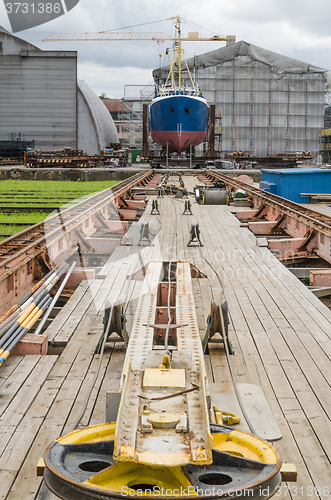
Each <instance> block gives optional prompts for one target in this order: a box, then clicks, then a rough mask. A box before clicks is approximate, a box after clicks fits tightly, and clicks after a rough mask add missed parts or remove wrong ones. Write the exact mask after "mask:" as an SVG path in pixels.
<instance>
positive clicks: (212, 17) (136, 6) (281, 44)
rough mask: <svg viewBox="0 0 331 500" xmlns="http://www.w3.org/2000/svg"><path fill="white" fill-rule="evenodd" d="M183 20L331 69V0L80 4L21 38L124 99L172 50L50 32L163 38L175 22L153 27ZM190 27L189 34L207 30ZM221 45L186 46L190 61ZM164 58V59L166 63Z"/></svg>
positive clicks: (3, 19) (1, 19)
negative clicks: (60, 54) (61, 54)
mask: <svg viewBox="0 0 331 500" xmlns="http://www.w3.org/2000/svg"><path fill="white" fill-rule="evenodd" d="M177 14H178V15H180V16H181V17H182V18H183V19H188V20H189V21H191V22H192V23H195V24H197V25H200V26H203V27H205V28H206V29H209V30H210V31H211V32H213V33H222V34H235V35H236V36H237V40H245V41H247V42H249V43H253V44H255V45H259V46H261V47H264V48H266V49H269V50H273V51H274V52H279V53H281V54H283V55H286V56H289V57H293V58H296V59H299V60H302V61H305V62H308V63H311V64H314V65H317V66H320V67H323V68H327V69H329V68H330V69H331V51H330V50H329V47H330V42H331V35H330V31H329V19H330V15H331V2H330V1H329V0H315V1H314V2H311V0H291V1H290V2H289V1H288V0H277V1H276V0H251V1H249V2H248V1H247V0H232V1H231V2H220V1H219V0H182V1H181V2H180V4H179V3H178V1H177V0H168V1H167V2H166V3H165V2H161V1H160V0H139V1H138V0H122V2H116V1H111V0H94V1H93V2H91V1H90V0H80V3H79V4H78V6H77V7H75V8H74V9H72V10H71V11H70V12H69V13H68V14H66V15H65V16H63V17H61V18H58V19H56V20H54V21H52V22H50V23H47V24H46V25H43V26H41V27H39V28H34V29H31V30H27V31H24V32H21V33H18V34H17V35H18V36H21V37H22V38H24V39H26V40H28V41H30V42H31V43H34V44H36V45H38V46H39V47H41V48H43V49H46V48H47V49H48V50H77V51H78V73H79V76H80V78H82V79H84V80H85V81H86V83H88V84H89V85H90V86H91V88H92V89H93V90H94V91H96V92H97V93H100V92H102V91H105V92H106V93H107V94H108V95H113V96H115V97H122V95H123V89H124V85H128V84H132V83H133V82H134V83H137V84H140V83H141V84H143V83H145V84H148V83H149V82H151V79H152V77H151V72H152V69H153V68H155V67H157V66H158V65H159V53H160V52H162V53H163V54H164V52H165V48H166V44H163V45H160V46H158V45H157V44H156V42H153V41H151V42H104V43H101V42H80V43H74V42H65V43H64V42H63V43H56V42H53V43H49V44H46V43H41V40H42V38H44V37H45V36H46V35H47V34H49V33H51V32H93V31H103V30H110V29H118V28H120V27H128V28H126V30H127V31H163V32H166V33H168V34H171V35H172V34H173V33H174V26H173V23H172V22H171V21H163V22H157V23H155V24H147V25H146V26H139V27H136V28H130V27H131V26H133V25H137V24H143V23H151V22H152V21H158V20H165V19H167V18H169V17H172V16H175V15H177ZM0 23H1V24H2V25H3V26H4V27H5V28H6V29H9V30H10V25H9V22H8V20H7V16H6V13H5V9H4V5H3V3H1V5H0ZM206 29H202V28H198V27H196V26H195V25H194V24H189V23H188V22H183V25H182V30H183V33H184V34H185V33H187V32H188V31H200V32H201V33H206V32H207V31H206ZM222 45H224V44H221V43H195V42H190V43H187V44H185V45H184V48H185V54H186V56H187V57H190V56H192V55H193V54H194V53H195V54H201V53H204V52H207V51H209V50H214V49H216V48H219V47H220V46H222ZM164 62H165V59H164V57H162V64H164Z"/></svg>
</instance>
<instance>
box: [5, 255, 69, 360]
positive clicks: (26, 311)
mask: <svg viewBox="0 0 331 500" xmlns="http://www.w3.org/2000/svg"><path fill="white" fill-rule="evenodd" d="M75 264H76V263H73V264H72V266H71V267H70V269H69V271H68V268H69V265H68V264H67V263H66V262H63V263H62V264H61V265H60V266H59V267H58V268H57V269H54V270H52V271H50V272H49V273H48V274H47V275H46V276H45V277H44V278H43V279H42V280H40V281H39V282H38V283H37V284H36V285H35V286H34V287H33V288H32V289H31V290H30V291H29V292H28V293H27V294H26V295H24V297H22V299H20V300H19V301H18V302H17V303H16V304H15V305H14V306H13V307H11V308H10V309H9V311H7V313H6V314H5V315H4V316H2V318H0V366H1V365H2V363H3V362H4V361H5V360H6V359H7V358H8V356H9V354H10V351H11V350H12V349H13V348H14V347H15V346H16V344H17V343H18V342H19V341H20V340H21V338H22V337H23V336H24V335H25V334H26V333H27V332H28V331H29V330H30V329H31V328H32V326H33V325H34V324H35V323H36V321H37V320H38V319H39V318H40V316H41V315H42V314H43V313H44V311H46V309H47V308H48V307H49V306H50V305H52V308H53V306H54V305H55V302H56V301H54V299H55V298H56V300H57V298H58V296H59V292H60V293H61V291H62V290H63V288H64V286H65V284H66V282H67V281H68V278H69V276H70V274H71V272H72V271H73V268H74V267H75ZM65 273H67V276H66V277H65V279H64V281H63V283H62V284H61V287H60V289H59V291H58V293H57V294H56V296H55V297H54V299H53V300H52V297H51V296H50V294H49V291H50V290H51V289H52V288H53V286H54V285H55V283H57V282H58V281H59V280H60V279H61V277H62V276H63V275H64V274H65ZM49 312H50V309H49ZM39 332H40V330H38V331H37V330H36V332H35V333H39Z"/></svg>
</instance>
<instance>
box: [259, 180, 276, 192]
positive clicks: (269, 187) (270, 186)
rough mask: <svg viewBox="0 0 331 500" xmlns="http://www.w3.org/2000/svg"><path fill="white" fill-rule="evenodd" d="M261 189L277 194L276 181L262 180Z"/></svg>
mask: <svg viewBox="0 0 331 500" xmlns="http://www.w3.org/2000/svg"><path fill="white" fill-rule="evenodd" d="M260 189H263V191H267V192H268V193H272V194H276V184H275V183H274V182H268V181H261V182H260Z"/></svg>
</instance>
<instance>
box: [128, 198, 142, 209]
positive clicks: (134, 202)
mask: <svg viewBox="0 0 331 500" xmlns="http://www.w3.org/2000/svg"><path fill="white" fill-rule="evenodd" d="M125 203H126V204H127V205H128V206H129V207H131V208H142V209H144V208H145V207H146V205H145V202H144V201H138V200H125Z"/></svg>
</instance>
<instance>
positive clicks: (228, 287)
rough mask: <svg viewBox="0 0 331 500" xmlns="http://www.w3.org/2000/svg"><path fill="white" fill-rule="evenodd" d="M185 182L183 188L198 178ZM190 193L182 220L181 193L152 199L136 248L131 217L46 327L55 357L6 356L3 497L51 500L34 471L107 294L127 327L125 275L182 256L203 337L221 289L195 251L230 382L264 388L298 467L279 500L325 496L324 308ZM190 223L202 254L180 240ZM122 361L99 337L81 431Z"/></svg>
mask: <svg viewBox="0 0 331 500" xmlns="http://www.w3.org/2000/svg"><path fill="white" fill-rule="evenodd" d="M175 179H176V178H175ZM184 180H185V184H186V186H187V187H188V188H189V191H192V189H193V186H194V185H195V184H196V183H198V181H197V179H196V178H195V177H184ZM191 200H192V211H193V215H182V213H183V210H184V200H180V199H176V200H174V199H171V198H170V197H164V198H159V208H160V212H161V214H160V216H155V215H150V212H151V200H150V201H149V203H148V206H147V208H146V210H145V213H144V215H143V217H142V219H141V221H140V222H149V223H150V228H151V231H152V232H153V234H155V233H157V234H156V235H155V236H154V237H153V246H147V245H145V246H144V247H138V246H137V243H138V237H139V228H140V222H139V223H135V224H133V225H132V226H131V228H130V230H129V233H128V235H127V236H126V238H125V240H123V243H126V244H124V245H122V246H119V247H117V248H116V249H115V252H114V253H113V255H112V256H111V258H110V259H109V262H108V263H107V264H106V265H105V267H104V268H103V270H102V272H101V273H100V276H99V278H98V279H95V280H91V281H84V282H82V283H81V285H80V286H79V287H78V288H77V290H76V292H75V294H74V295H73V297H72V298H71V300H70V301H69V302H68V303H67V305H66V306H65V307H64V308H63V309H62V311H61V312H60V313H59V315H58V316H57V317H56V320H55V321H54V322H53V323H52V324H51V326H50V327H49V328H48V330H47V332H46V333H48V335H49V339H50V340H51V341H52V342H53V345H54V346H65V348H64V350H63V352H62V353H61V354H60V355H47V356H26V357H19V356H10V357H9V358H8V360H7V361H6V362H5V364H4V365H3V366H2V367H1V368H0V499H6V500H34V499H36V500H46V499H47V500H55V498H56V497H54V496H53V495H52V494H50V493H49V492H48V491H47V490H46V488H45V486H44V485H43V484H42V480H41V478H38V477H36V472H35V469H36V464H37V462H38V459H39V458H40V457H41V456H42V455H43V451H44V449H45V448H46V446H47V445H48V444H49V442H50V441H52V440H53V439H55V438H57V437H58V436H59V435H61V434H64V433H66V432H68V431H70V430H71V429H72V426H73V424H74V422H75V421H76V419H77V417H78V415H79V413H80V412H81V409H82V407H83V404H84V401H85V397H86V394H87V392H88V390H89V387H90V385H91V382H92V380H93V377H94V375H95V373H96V368H97V364H98V358H99V356H98V355H94V351H95V348H96V345H97V343H98V341H99V339H100V336H101V333H102V319H103V308H104V303H105V300H106V299H107V298H108V299H109V300H110V301H111V302H113V301H114V300H123V301H125V302H124V309H125V313H126V315H127V318H128V330H129V331H130V325H131V324H132V318H133V315H134V312H135V306H136V304H137V300H138V297H139V293H140V290H141V286H142V281H141V280H135V279H130V278H131V277H132V276H133V274H134V273H135V272H136V271H138V270H139V269H140V268H141V267H142V264H147V263H148V262H149V261H150V260H151V259H169V257H171V258H172V259H182V258H185V259H188V260H189V261H190V262H191V263H192V264H193V265H195V266H196V267H197V268H198V269H199V270H200V271H202V272H203V273H205V274H206V275H207V278H193V287H194V295H195V303H196V309H197V316H198V322H199V328H200V333H201V336H203V335H204V333H205V329H206V318H207V316H208V314H209V311H210V302H211V300H212V299H214V300H216V301H218V300H219V298H220V292H221V289H220V285H219V282H218V280H217V278H216V276H215V273H214V272H213V271H212V269H211V268H210V266H209V265H208V264H207V263H206V261H205V260H204V259H203V257H206V258H207V259H208V260H209V262H210V263H211V264H212V265H213V266H214V267H215V269H217V271H218V272H219V273H220V274H221V275H222V277H223V281H224V286H225V298H226V300H227V301H228V305H229V314H230V326H229V336H230V340H231V342H232V344H233V347H234V350H235V355H234V356H232V357H231V360H232V363H233V367H234V372H235V377H236V380H237V382H238V383H241V382H243V383H252V384H256V385H259V386H260V387H261V388H262V389H263V392H264V394H265V397H266V398H267V401H268V403H269V406H270V408H271V410H272V412H273V414H274V416H275V418H276V420H277V423H278V426H279V428H280V429H281V432H282V435H283V437H282V439H280V440H279V441H277V442H275V443H274V444H275V446H276V447H277V449H278V450H279V451H280V453H281V455H282V459H283V461H284V462H292V463H295V465H296V467H297V469H298V482H297V483H288V485H286V484H283V487H282V491H281V494H280V495H279V496H278V498H281V499H289V498H292V499H297V498H302V499H305V500H308V499H329V498H331V467H330V459H331V424H330V415H331V390H330V381H331V361H330V356H331V340H330V339H331V311H330V310H329V309H327V308H326V307H325V306H324V305H323V304H322V303H321V302H320V301H319V299H318V298H316V297H315V296H314V295H313V294H312V293H311V292H310V291H309V290H308V289H307V288H306V287H305V286H304V285H303V284H302V283H301V282H300V281H299V280H298V279H297V278H296V277H295V276H294V275H293V274H292V273H291V272H290V271H288V270H287V269H286V268H285V267H283V265H282V264H281V263H279V262H278V260H277V259H276V258H275V257H274V256H273V255H272V254H271V253H270V251H269V250H268V249H267V248H260V247H259V246H257V243H256V238H255V236H254V235H253V234H252V233H250V232H249V230H248V229H247V228H242V227H240V223H239V221H238V220H237V219H236V217H235V215H233V214H232V213H231V209H230V208H229V207H226V206H199V205H197V204H196V203H195V201H193V198H192V197H191ZM193 223H194V224H196V223H199V227H200V231H201V239H202V241H203V244H204V246H203V248H202V253H201V252H200V250H199V248H198V247H197V246H194V247H188V246H187V243H188V240H189V231H190V227H191V224H193ZM124 356H125V349H124V346H123V344H122V343H119V342H116V343H115V342H113V343H109V344H107V346H106V350H105V354H104V356H103V359H102V363H101V370H100V373H99V376H98V379H97V382H96V384H95V387H94V389H93V391H92V396H91V399H90V401H89V404H88V406H87V409H86V411H85V414H84V417H83V419H82V422H81V425H82V426H86V425H93V424H97V423H101V422H104V420H105V399H106V391H107V390H117V389H118V383H119V379H120V376H121V371H122V366H123V360H124ZM206 365H207V370H208V377H209V381H210V382H211V383H213V382H215V383H218V384H230V383H231V378H230V374H229V370H228V367H227V362H226V357H225V354H224V350H223V348H222V346H221V345H219V344H212V345H211V347H210V353H209V355H206ZM229 411H231V409H229ZM275 498H277V497H275Z"/></svg>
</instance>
